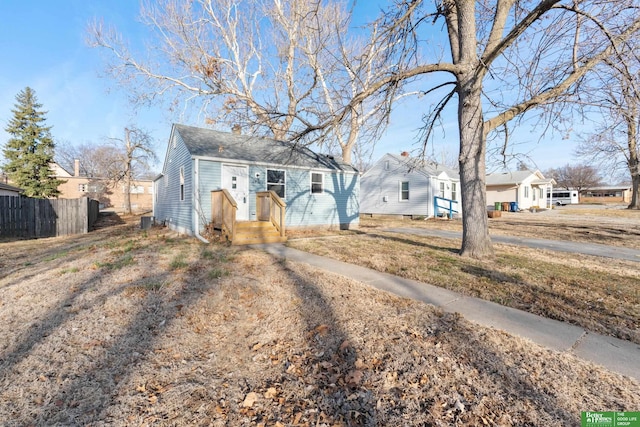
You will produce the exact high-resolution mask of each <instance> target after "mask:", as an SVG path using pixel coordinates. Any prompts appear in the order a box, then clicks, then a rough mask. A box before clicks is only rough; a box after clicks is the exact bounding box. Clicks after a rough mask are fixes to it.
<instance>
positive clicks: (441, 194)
mask: <svg viewBox="0 0 640 427" xmlns="http://www.w3.org/2000/svg"><path fill="white" fill-rule="evenodd" d="M440 197H442V198H443V199H444V182H441V183H440Z"/></svg>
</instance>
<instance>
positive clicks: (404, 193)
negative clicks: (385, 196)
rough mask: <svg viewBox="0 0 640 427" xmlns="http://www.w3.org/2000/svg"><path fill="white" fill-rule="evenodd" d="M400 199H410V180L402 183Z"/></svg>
mask: <svg viewBox="0 0 640 427" xmlns="http://www.w3.org/2000/svg"><path fill="white" fill-rule="evenodd" d="M400 200H409V181H402V182H401V183H400Z"/></svg>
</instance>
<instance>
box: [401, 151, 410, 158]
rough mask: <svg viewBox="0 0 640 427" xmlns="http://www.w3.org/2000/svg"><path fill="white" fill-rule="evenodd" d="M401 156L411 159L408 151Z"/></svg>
mask: <svg viewBox="0 0 640 427" xmlns="http://www.w3.org/2000/svg"><path fill="white" fill-rule="evenodd" d="M400 155H401V156H402V157H409V152H408V151H403V152H402V153H400Z"/></svg>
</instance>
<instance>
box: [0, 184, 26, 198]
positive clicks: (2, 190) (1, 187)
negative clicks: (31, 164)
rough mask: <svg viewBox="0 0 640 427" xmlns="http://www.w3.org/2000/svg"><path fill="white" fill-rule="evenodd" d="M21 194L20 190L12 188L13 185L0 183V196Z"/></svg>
mask: <svg viewBox="0 0 640 427" xmlns="http://www.w3.org/2000/svg"><path fill="white" fill-rule="evenodd" d="M20 194H22V189H20V188H18V187H14V186H13V185H9V184H4V183H2V182H0V196H14V197H16V196H19V195H20Z"/></svg>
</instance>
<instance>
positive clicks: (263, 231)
mask: <svg viewBox="0 0 640 427" xmlns="http://www.w3.org/2000/svg"><path fill="white" fill-rule="evenodd" d="M286 241H287V236H280V232H279V231H278V229H277V228H276V227H275V226H274V225H273V224H272V223H271V222H270V221H239V222H236V237H235V239H233V241H232V242H231V244H232V245H257V244H262V243H283V242H286Z"/></svg>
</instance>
